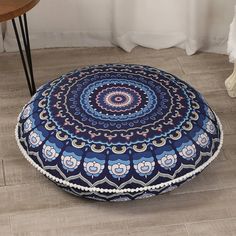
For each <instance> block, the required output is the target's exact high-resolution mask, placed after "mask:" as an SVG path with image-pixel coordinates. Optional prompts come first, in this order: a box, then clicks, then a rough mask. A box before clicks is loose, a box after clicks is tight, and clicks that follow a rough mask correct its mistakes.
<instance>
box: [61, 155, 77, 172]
mask: <svg viewBox="0 0 236 236" xmlns="http://www.w3.org/2000/svg"><path fill="white" fill-rule="evenodd" d="M61 162H62V165H63V167H64V168H65V169H67V170H68V171H74V170H75V169H76V168H77V167H78V166H79V164H80V161H79V160H77V159H76V158H75V157H73V156H62V157H61Z"/></svg>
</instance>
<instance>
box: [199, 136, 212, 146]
mask: <svg viewBox="0 0 236 236" xmlns="http://www.w3.org/2000/svg"><path fill="white" fill-rule="evenodd" d="M208 143H209V137H208V135H207V134H206V133H202V134H200V135H199V136H198V138H197V144H198V145H200V146H201V147H206V146H207V145H208Z"/></svg>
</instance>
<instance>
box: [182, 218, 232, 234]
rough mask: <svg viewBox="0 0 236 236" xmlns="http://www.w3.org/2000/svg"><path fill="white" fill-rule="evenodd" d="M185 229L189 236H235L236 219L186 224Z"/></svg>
mask: <svg viewBox="0 0 236 236" xmlns="http://www.w3.org/2000/svg"><path fill="white" fill-rule="evenodd" d="M186 227H187V230H188V233H189V235H191V236H201V235H207V236H222V235H227V236H235V235H236V218H233V219H228V220H224V219H222V220H214V221H207V222H201V223H193V224H187V225H186Z"/></svg>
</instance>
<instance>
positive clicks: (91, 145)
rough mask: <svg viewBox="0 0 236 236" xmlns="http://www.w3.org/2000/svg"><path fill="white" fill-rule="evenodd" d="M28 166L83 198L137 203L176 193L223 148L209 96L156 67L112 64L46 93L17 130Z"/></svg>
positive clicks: (72, 76)
mask: <svg viewBox="0 0 236 236" xmlns="http://www.w3.org/2000/svg"><path fill="white" fill-rule="evenodd" d="M16 136H17V140H18V144H19V147H20V149H21V150H22V152H23V153H24V154H25V156H26V158H27V159H28V160H29V161H30V162H31V163H32V164H33V165H34V166H35V167H36V168H37V169H39V170H40V171H41V172H42V173H44V174H45V175H46V176H47V177H48V178H50V179H51V180H53V181H54V182H56V183H57V184H59V185H60V187H62V188H63V189H65V190H66V191H68V192H71V193H73V194H76V195H80V196H85V197H89V198H92V199H97V200H112V201H113V200H114V201H116V200H120V201H122V200H129V199H140V198H144V197H150V196H153V195H156V194H160V193H165V192H168V191H171V190H173V189H175V188H176V187H178V186H179V185H181V184H182V183H183V182H185V181H186V180H188V179H191V178H193V177H194V176H196V175H197V174H198V173H200V171H201V170H203V169H204V168H205V167H206V166H207V165H208V164H209V163H210V162H211V161H212V160H213V159H214V158H215V157H216V155H217V153H218V152H219V150H220V147H221V145H222V130H221V126H220V123H219V120H218V118H217V117H216V115H215V113H214V112H213V111H212V109H211V108H210V107H209V106H208V104H207V103H206V101H205V100H204V98H203V97H202V95H201V94H200V93H199V92H197V91H196V90H195V89H193V88H192V87H191V86H189V85H188V84H186V83H185V82H183V81H182V80H180V79H178V78H177V77H175V76H173V75H171V74H169V73H167V72H164V71H161V70H159V69H155V68H152V67H148V66H141V65H122V64H107V65H95V66H89V67H86V68H83V69H80V70H77V71H74V72H70V73H68V74H66V75H64V76H62V77H60V78H58V79H56V80H54V81H52V82H50V83H48V84H45V85H44V86H42V87H41V88H39V89H38V91H37V93H36V94H35V95H34V97H33V98H32V99H31V100H30V102H29V103H28V104H27V105H26V106H25V107H24V109H23V111H22V112H21V114H20V117H19V122H18V124H17V128H16Z"/></svg>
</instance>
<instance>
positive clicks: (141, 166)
mask: <svg viewBox="0 0 236 236" xmlns="http://www.w3.org/2000/svg"><path fill="white" fill-rule="evenodd" d="M154 166H155V162H154V161H153V162H150V161H142V162H139V163H138V164H136V165H134V169H135V170H136V171H137V173H139V174H141V175H145V176H146V175H149V174H151V173H152V171H153V169H154Z"/></svg>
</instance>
